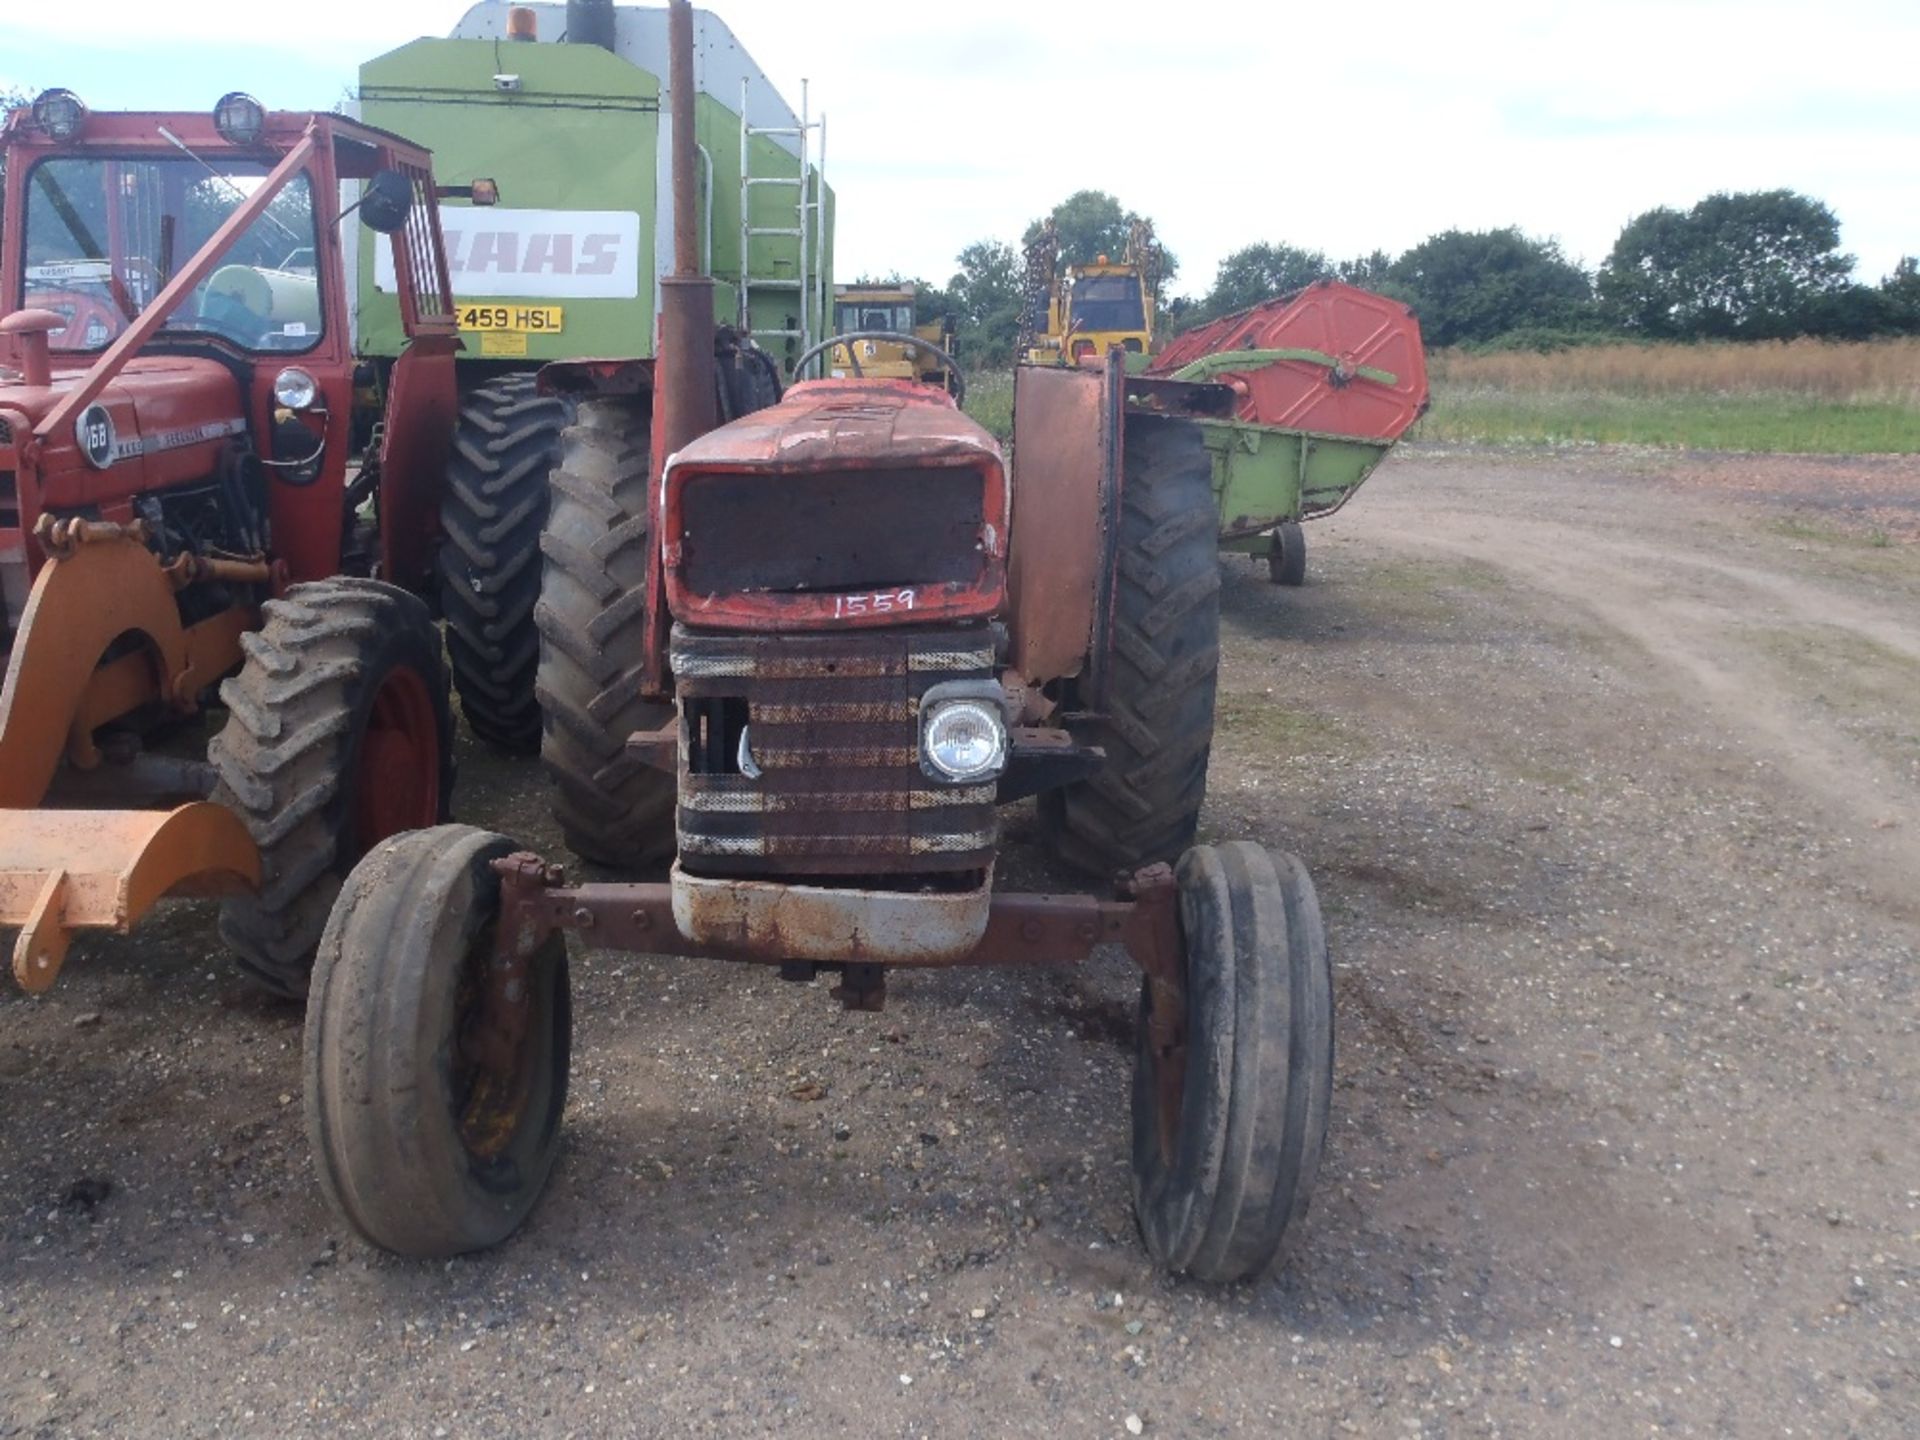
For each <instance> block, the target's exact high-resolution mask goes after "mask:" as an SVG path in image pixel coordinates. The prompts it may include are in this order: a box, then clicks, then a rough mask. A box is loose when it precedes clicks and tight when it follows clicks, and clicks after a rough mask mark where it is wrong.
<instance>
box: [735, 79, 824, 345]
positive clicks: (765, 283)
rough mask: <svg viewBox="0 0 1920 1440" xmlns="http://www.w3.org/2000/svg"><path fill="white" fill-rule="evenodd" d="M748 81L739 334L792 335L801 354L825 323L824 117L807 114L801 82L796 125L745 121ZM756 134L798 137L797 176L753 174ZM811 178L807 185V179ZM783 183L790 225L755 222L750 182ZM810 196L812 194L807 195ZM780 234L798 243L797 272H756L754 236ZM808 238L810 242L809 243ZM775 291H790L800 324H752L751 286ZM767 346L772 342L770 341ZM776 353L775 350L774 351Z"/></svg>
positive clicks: (758, 337) (743, 91)
mask: <svg viewBox="0 0 1920 1440" xmlns="http://www.w3.org/2000/svg"><path fill="white" fill-rule="evenodd" d="M748 91H749V82H748V81H747V79H746V78H745V77H742V79H741V81H740V333H741V334H742V335H744V336H746V337H747V338H749V339H751V340H755V341H759V342H762V343H765V342H766V341H769V340H771V341H780V340H796V341H798V342H799V349H798V350H797V351H794V352H792V353H794V354H804V353H805V352H806V351H807V349H808V348H809V347H810V346H811V345H812V344H813V340H814V320H815V319H816V317H817V318H818V320H819V322H820V325H821V329H822V333H824V330H825V326H826V322H827V318H828V317H827V291H826V278H827V277H826V270H825V267H823V266H822V265H821V264H820V257H821V256H822V255H823V254H825V253H826V226H827V216H826V204H825V199H826V179H825V175H824V173H823V172H824V171H825V169H826V164H827V117H826V116H825V115H822V116H821V117H820V118H819V119H818V120H812V119H809V118H808V115H807V82H806V81H805V80H802V81H801V82H800V123H799V124H798V125H766V126H761V125H753V124H750V123H748V120H747V102H748V99H749V98H750V97H749V93H748ZM816 130H817V131H819V132H820V161H819V164H818V165H817V166H816V167H815V168H814V170H813V173H812V176H811V177H809V176H808V173H807V141H808V139H809V138H810V136H811V135H812V133H813V132H814V131H816ZM756 135H772V136H792V137H794V138H795V139H797V140H798V141H799V142H800V170H799V174H798V175H755V174H754V173H753V137H754V136H756ZM809 178H811V182H812V183H811V184H809V183H808V182H809ZM756 185H783V186H785V187H787V188H788V189H790V190H792V191H793V192H794V194H795V199H794V213H793V220H794V223H793V224H791V225H755V224H754V223H753V206H752V198H753V187H754V186H756ZM810 197H811V198H810ZM775 235H777V236H783V237H789V238H792V239H794V240H797V241H798V242H799V249H800V267H799V273H798V274H797V275H791V276H784V275H755V274H753V273H752V269H753V242H754V239H755V237H757V236H775ZM809 242H811V243H809ZM768 290H778V291H785V292H787V293H789V294H791V295H792V296H793V297H794V300H795V302H796V303H795V306H794V308H795V309H796V310H798V311H799V322H800V323H799V326H798V327H797V328H795V327H792V326H788V327H785V328H782V329H767V328H756V327H755V326H754V323H753V294H754V292H755V291H768ZM767 348H768V349H769V350H774V349H775V346H773V345H768V346H767ZM776 353H777V352H776Z"/></svg>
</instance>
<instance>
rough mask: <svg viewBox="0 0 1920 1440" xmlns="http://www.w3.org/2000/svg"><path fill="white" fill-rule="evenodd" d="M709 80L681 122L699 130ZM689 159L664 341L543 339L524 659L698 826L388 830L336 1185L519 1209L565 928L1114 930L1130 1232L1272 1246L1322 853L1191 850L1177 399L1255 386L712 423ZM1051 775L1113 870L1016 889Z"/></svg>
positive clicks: (1184, 515)
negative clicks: (645, 353) (1010, 882)
mask: <svg viewBox="0 0 1920 1440" xmlns="http://www.w3.org/2000/svg"><path fill="white" fill-rule="evenodd" d="M675 13H676V16H677V17H678V21H679V23H680V24H682V25H684V23H685V10H684V7H683V6H678V5H677V6H676V7H675ZM683 50H686V51H690V46H687V45H686V44H685V41H684V38H683V40H682V43H681V45H679V46H676V54H675V63H676V65H679V64H685V65H687V66H688V67H690V66H691V56H690V53H687V54H683V53H681V52H682V51H683ZM690 91H691V87H690V86H688V85H683V84H682V83H680V82H679V81H677V80H676V82H675V83H674V84H673V85H672V94H673V95H674V96H675V97H681V96H685V95H690ZM690 119H691V117H690V116H688V115H676V116H675V122H674V127H673V129H674V134H675V135H676V136H683V137H685V138H686V139H688V140H689V142H690V141H691V136H692V126H691V124H690V123H689V122H690ZM675 162H676V163H675V167H674V180H675V184H676V186H678V187H680V188H681V190H682V193H683V196H684V197H686V203H682V204H679V205H677V206H676V207H675V212H676V214H678V215H679V216H681V217H683V219H685V220H686V221H687V223H686V224H685V225H684V226H683V227H682V228H681V233H680V234H679V235H677V236H676V240H677V244H676V254H677V256H678V264H677V269H678V275H677V276H676V277H674V278H671V279H669V280H668V281H667V282H666V298H665V300H664V301H663V307H662V336H661V343H660V349H659V355H660V357H661V359H660V364H661V371H660V374H661V383H660V384H659V385H658V386H657V387H655V388H654V389H653V391H652V392H651V395H650V397H649V396H642V395H639V394H623V393H620V392H621V390H622V389H623V388H628V389H630V388H632V387H631V385H630V382H629V381H625V380H623V379H622V376H623V374H624V373H626V372H625V369H624V367H620V366H616V365H609V366H607V367H601V368H596V367H593V366H591V365H583V364H581V363H579V362H570V363H569V364H568V365H566V366H560V367H552V368H551V369H550V371H549V372H546V373H545V374H544V377H543V383H545V384H547V385H548V386H554V385H563V386H567V387H570V388H572V389H574V390H575V391H576V392H577V393H583V398H582V400H581V403H580V409H579V412H578V421H577V423H576V424H575V425H574V426H573V427H572V428H571V429H570V430H569V431H568V432H567V434H566V436H565V441H564V451H563V461H562V464H561V466H560V468H559V470H558V471H557V472H556V475H555V479H554V482H553V484H554V501H553V505H552V508H551V511H550V514H549V517H548V520H547V526H546V533H545V537H544V540H543V543H542V551H543V555H544V565H545V575H544V581H543V595H542V599H541V602H540V608H541V613H542V616H543V620H542V625H543V631H542V651H541V659H540V668H541V682H540V683H541V688H542V690H543V692H550V691H553V690H555V689H556V688H565V689H568V690H570V691H571V690H576V689H578V688H579V687H580V686H581V685H582V684H584V683H589V682H590V684H591V687H592V689H593V690H594V691H595V693H596V696H597V698H596V700H595V701H594V703H593V704H592V705H590V706H586V707H581V708H578V709H573V708H568V709H564V710H563V709H558V708H551V707H550V708H549V709H548V713H547V716H546V724H547V727H548V743H549V744H550V745H551V744H553V743H567V744H574V743H577V744H581V745H583V746H585V747H587V748H589V749H591V750H594V751H595V752H596V753H600V752H601V751H602V749H603V747H604V746H605V745H606V744H608V743H609V742H613V743H614V745H615V753H616V754H617V756H618V759H617V761H616V762H614V763H611V764H609V765H608V766H607V767H606V769H605V771H604V772H603V775H602V781H603V783H602V787H601V799H602V801H603V803H604V805H605V806H606V807H607V810H608V814H609V815H610V816H612V817H613V819H614V820H615V821H617V824H614V825H613V826H612V829H611V830H608V831H603V833H614V832H615V831H617V833H619V834H622V835H623V836H624V837H625V841H626V846H627V854H628V857H629V858H631V859H633V860H635V861H639V860H642V859H645V858H648V857H650V856H665V855H668V854H673V853H676V852H677V859H676V860H675V862H674V864H673V866H672V870H671V875H670V878H669V879H667V880H665V881H663V882H655V883H588V884H569V883H568V882H567V879H566V877H565V875H564V874H563V873H562V871H561V870H560V869H559V868H558V867H557V866H555V865H552V864H549V863H547V862H546V861H544V860H542V859H541V858H539V857H537V856H535V855H532V854H528V853H525V852H523V851H522V850H521V848H520V847H519V846H517V845H516V844H515V843H514V841H512V840H511V839H509V838H507V837H505V836H503V835H498V834H491V833H488V832H486V831H483V830H478V829H474V828H471V827H467V826H457V825H456V826H442V827H438V828H435V829H432V830H427V831H423V832H419V833H415V834H410V835H403V836H399V837H397V838H395V839H393V840H390V841H387V842H385V843H383V844H381V845H379V846H377V847H375V849H374V850H373V851H372V852H371V853H370V854H368V856H367V857H366V858H365V859H364V860H363V861H362V862H361V863H360V864H359V865H358V866H357V867H356V868H355V870H354V871H353V873H352V875H351V876H350V877H349V878H348V880H347V883H346V886H345V888H344V889H343V890H342V891H341V894H340V897H339V899H338V901H337V902H336V904H335V906H334V909H333V914H332V917H331V920H330V922H329V924H328V927H327V931H326V936H325V939H324V941H323V942H322V946H321V952H320V956H319V959H318V962H317V965H316V968H315V970H314V976H313V985H312V989H311V991H310V994H309V999H308V1012H307V1032H306V1051H305V1056H306V1062H305V1063H306V1092H307V1116H308V1124H309V1130H310V1134H311V1137H312V1141H313V1145H314V1149H315V1157H316V1162H317V1168H318V1171H319V1175H320V1178H321V1181H322V1185H323V1189H324V1190H325V1192H326V1194H327V1196H328V1199H329V1200H330V1202H331V1203H332V1204H333V1206H334V1208H335V1209H336V1210H337V1211H338V1213H339V1214H340V1215H341V1216H342V1218H343V1219H344V1220H345V1221H346V1222H347V1223H348V1224H349V1225H350V1226H351V1227H352V1228H354V1229H355V1230H356V1231H358V1233H359V1234H360V1235H361V1236H363V1237H364V1238H365V1239H367V1240H369V1241H371V1242H372V1243H374V1244H376V1245H380V1246H383V1247H385V1248H387V1249H390V1250H393V1251H397V1252H399V1253H402V1254H407V1255H416V1256H433V1255H446V1254H452V1253H456V1252H460V1251H466V1250H472V1249H476V1248H480V1247H484V1246H487V1245H490V1244H493V1243H495V1242H497V1241H499V1240H501V1239H502V1238H504V1237H505V1236H507V1235H508V1234H510V1233H511V1232H512V1231H513V1230H514V1229H515V1228H516V1227H517V1226H518V1225H519V1224H520V1223H521V1221H522V1220H523V1219H524V1218H525V1216H526V1215H527V1214H528V1212H529V1210H530V1209H531V1207H532V1206H533V1204H534V1202H535V1200H536V1198H537V1197H538V1195H539V1194H540V1192H541V1190H542V1188H543V1186H544V1185H545V1183H546V1181H547V1179H548V1176H549V1173H550V1170H551V1168H552V1165H553V1161H554V1157H555V1153H556V1148H557V1142H558V1136H559V1130H560V1123H561V1115H562V1111H563V1109H564V1107H565V1102H566V1091H567V1070H568V1054H569V1043H570V1014H569V1001H568V981H567V949H566V944H565V937H566V936H567V935H568V934H569V933H572V934H574V935H576V936H578V937H580V938H581V940H582V941H583V942H585V943H587V944H589V945H591V946H593V947H595V948H601V949H624V950H632V951H642V952H648V953H654V954H666V955H677V956H694V957H713V958H721V959H729V960H741V961H757V962H762V963H768V964H777V965H780V966H782V967H785V969H786V973H788V974H789V975H793V976H795V977H796V978H805V977H807V976H809V975H812V974H814V973H815V972H817V971H822V970H824V971H831V972H834V973H836V974H837V976H838V981H839V983H838V985H837V987H836V989H835V992H834V993H835V995H836V996H837V997H838V998H839V999H840V1000H841V1001H842V1002H843V1003H844V1004H846V1005H847V1006H849V1007H851V1008H855V1009H863V1010H877V1009H879V1008H880V1006H881V1004H882V1001H883V999H884V995H885V988H884V987H885V983H886V977H887V974H888V972H889V971H891V970H911V969H914V968H918V967H927V966H944V965H989V964H991V965H1063V964H1071V963H1075V962H1078V961H1082V960H1084V959H1086V958H1087V957H1088V956H1090V955H1091V954H1092V953H1093V952H1094V951H1095V950H1096V949H1098V948H1100V947H1102V946H1109V945H1114V946H1120V947H1122V948H1124V950H1125V951H1126V953H1127V954H1128V955H1130V956H1131V957H1132V959H1133V960H1134V961H1135V962H1136V963H1137V965H1138V966H1139V968H1140V971H1141V975H1142V986H1141V1000H1140V1012H1139V1025H1138V1037H1137V1049H1136V1057H1135V1071H1134V1077H1135V1078H1134V1085H1133V1102H1132V1103H1133V1168H1134V1178H1135V1187H1134V1188H1135V1198H1136V1202H1137V1210H1138V1215H1139V1220H1140V1228H1141V1232H1142V1234H1143V1236H1144V1237H1145V1239H1146V1242H1147V1244H1148V1247H1149V1248H1150V1250H1151V1251H1152V1252H1153V1254H1154V1255H1155V1256H1156V1258H1157V1259H1158V1260H1160V1261H1161V1262H1163V1263H1164V1264H1166V1265H1167V1266H1169V1267H1171V1268H1174V1269H1176V1270H1183V1271H1186V1272H1189V1273H1192V1274H1194V1275H1196V1276H1199V1277H1202V1278H1206V1279H1213V1280H1225V1279H1231V1278H1235V1277H1239V1276H1244V1275H1249V1274H1252V1273H1256V1272H1258V1271H1259V1270H1261V1269H1263V1268H1264V1267H1265V1266H1266V1265H1268V1264H1269V1263H1270V1262H1271V1261H1272V1259H1273V1257H1274V1256H1275V1254H1276V1253H1277V1251H1278V1249H1279V1246H1280V1244H1281V1240H1282V1238H1283V1236H1284V1235H1285V1234H1286V1232H1287V1230H1288V1227H1289V1225H1291V1224H1292V1223H1293V1222H1295V1221H1297V1220H1298V1219H1299V1218H1300V1216H1301V1215H1302V1213H1303V1212H1304V1210H1305V1207H1306V1204H1307V1197H1308V1192H1309V1189H1310V1187H1311V1185H1312V1182H1313V1178H1314V1174H1315V1171H1316V1168H1317V1166H1318V1161H1319V1155H1320V1150H1321V1144H1322V1140H1323V1138H1324V1135H1325V1130H1326V1123H1327V1103H1328V1095H1329V1091H1330V1088H1331V1083H1332V1061H1333V1011H1332V990H1331V975H1330V971H1329V967H1328V959H1327V951H1326V944H1325V939H1324V936H1323V933H1322V929H1321V922H1320V915H1319V910H1318V906H1317V902H1316V900H1315V897H1314V892H1313V887H1312V885H1311V884H1310V882H1309V881H1308V878H1307V875H1306V872H1305V871H1304V869H1303V868H1302V867H1301V865H1300V864H1299V862H1298V861H1296V860H1295V859H1293V858H1292V857H1290V856H1285V855H1275V854H1270V853H1269V852H1267V851H1266V850H1264V849H1262V848H1261V847H1260V846H1258V845H1255V844H1251V843H1246V842H1235V843H1229V844H1222V845H1217V846H1216V845H1201V846H1195V847H1193V848H1186V847H1188V846H1189V845H1191V844H1192V841H1193V838H1194V835H1195V827H1196V822H1197V819H1198V815H1199V810H1200V803H1201V798H1202V794H1203V791H1204V788H1205V781H1206V767H1207V753H1208V747H1209V742H1210V739H1211V732H1212V724H1213V703H1214V687H1215V675H1216V670H1217V667H1218V659H1219V649H1218V630H1219V606H1218V591H1219V572H1218V562H1217V559H1216V555H1215V544H1216V531H1217V528H1218V521H1217V516H1216V514H1215V510H1214V503H1213V496H1212V491H1211V488H1210V466H1209V460H1208V456H1207V452H1206V450H1205V449H1204V448H1203V446H1202V444H1201V440H1200V437H1199V435H1198V433H1197V432H1196V429H1195V427H1194V425H1193V424H1192V423H1191V420H1190V419H1189V418H1186V417H1188V416H1191V415H1193V414H1199V413H1212V414H1222V413H1227V412H1229V411H1230V409H1231V406H1232V403H1233V400H1234V396H1233V394H1232V392H1231V391H1229V390H1227V389H1226V388H1225V387H1219V386H1211V385H1194V384H1186V383H1180V382H1174V381H1169V380H1154V379H1148V378H1144V377H1139V378H1133V379H1129V378H1127V377H1126V376H1125V375H1124V373H1123V371H1122V369H1121V368H1120V364H1119V360H1118V358H1117V357H1111V358H1110V361H1109V363H1108V364H1107V365H1106V366H1105V367H1104V368H1085V369H1065V368H1039V367H1032V368H1023V369H1022V370H1021V371H1020V373H1019V376H1018V381H1017V389H1016V397H1017V407H1016V432H1015V442H1014V455H1015V469H1014V471H1013V473H1012V475H1011V476H1009V474H1008V471H1007V468H1006V465H1005V463H1004V461H1003V457H1002V454H1001V451H1000V449H999V447H998V446H997V445H996V444H995V442H994V441H993V439H992V438H991V437H990V436H989V435H988V434H987V433H986V432H985V431H983V430H982V429H981V428H980V427H979V426H978V425H976V424H975V423H973V421H972V420H970V419H969V418H968V417H967V416H966V415H965V414H963V413H962V412H961V411H960V409H959V408H958V407H957V405H956V403H955V401H954V399H953V398H950V397H949V395H948V394H947V393H946V390H945V389H944V388H942V387H937V386H929V385H922V384H917V383H914V382H911V381H904V380H859V379H849V380H823V381H814V382H808V383H802V384H799V385H796V386H794V387H793V388H792V389H791V390H790V391H789V392H788V393H787V394H786V396H785V397H784V399H783V400H781V401H780V403H778V404H776V405H774V406H772V407H771V408H768V409H764V410H761V411H759V412H757V413H754V414H751V415H747V416H744V417H742V418H738V419H735V420H733V421H731V422H730V423H727V424H724V425H717V424H716V416H715V414H714V411H713V403H712V396H713V393H714V390H713V379H712V373H711V367H712V363H713V362H712V358H711V357H712V355H713V343H712V329H711V319H710V317H711V315H712V302H711V298H710V292H709V289H708V285H709V283H710V282H707V281H705V280H701V279H698V278H696V275H695V271H696V265H695V257H696V255H697V250H696V247H695V243H694V242H695V238H696V237H695V234H694V231H693V228H692V224H691V217H692V216H693V215H694V214H695V213H696V212H695V209H694V206H693V205H692V203H691V195H692V191H693V177H694V174H695V168H694V161H693V155H692V150H691V144H690V143H689V145H688V147H687V149H686V151H685V152H683V153H676V156H675ZM891 338H894V339H897V340H899V341H901V342H902V343H906V344H910V345H911V344H917V343H921V342H917V341H915V340H914V338H913V337H911V336H905V335H902V336H897V337H891ZM829 343H831V342H829ZM948 363H949V364H950V362H948ZM956 388H958V387H956ZM575 732H581V733H575ZM1033 795H1038V796H1039V797H1040V814H1041V816H1042V819H1043V822H1044V824H1045V826H1046V828H1047V830H1048V832H1049V833H1050V835H1051V836H1052V838H1053V841H1054V843H1055V844H1056V846H1057V847H1058V849H1059V850H1060V851H1061V852H1062V853H1063V854H1064V855H1065V856H1067V857H1068V858H1069V859H1071V860H1073V861H1076V862H1078V863H1079V864H1081V865H1082V866H1083V867H1085V868H1087V869H1090V870H1092V871H1095V872H1098V873H1101V874H1102V875H1104V877H1105V879H1106V889H1105V893H1103V894H1099V895H1043V894H1015V893H1008V892H1006V891H1002V890H998V889H996V887H995V883H994V868H995V854H996V850H997V847H998V843H999V837H998V831H997V827H996V819H995V816H996V807H998V806H1000V805H1003V804H1005V803H1007V802H1009V801H1012V800H1017V799H1020V798H1022V797H1026V796H1033ZM1183 850H1184V853H1181V852H1182V851H1183ZM1175 856H1177V864H1174V865H1168V864H1166V863H1160V862H1162V861H1163V860H1164V859H1166V858H1172V857H1175Z"/></svg>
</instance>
